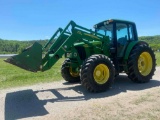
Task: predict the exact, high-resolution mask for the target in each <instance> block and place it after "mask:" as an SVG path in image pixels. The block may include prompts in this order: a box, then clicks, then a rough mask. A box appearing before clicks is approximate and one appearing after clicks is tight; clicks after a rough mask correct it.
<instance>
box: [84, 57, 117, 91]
mask: <svg viewBox="0 0 160 120" xmlns="http://www.w3.org/2000/svg"><path fill="white" fill-rule="evenodd" d="M114 76H115V69H114V65H113V64H112V61H111V60H110V59H109V58H108V57H107V56H105V55H92V56H91V57H89V58H88V59H87V60H86V61H85V62H84V63H83V65H82V69H81V83H82V85H83V86H84V87H85V88H86V89H87V90H88V91H90V92H103V91H106V90H107V89H109V88H110V86H111V84H112V83H113V80H114Z"/></svg>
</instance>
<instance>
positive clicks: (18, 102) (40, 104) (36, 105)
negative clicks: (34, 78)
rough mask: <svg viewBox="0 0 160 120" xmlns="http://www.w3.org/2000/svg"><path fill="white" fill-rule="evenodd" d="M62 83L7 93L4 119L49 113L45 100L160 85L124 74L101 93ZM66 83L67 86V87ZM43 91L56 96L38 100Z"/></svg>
mask: <svg viewBox="0 0 160 120" xmlns="http://www.w3.org/2000/svg"><path fill="white" fill-rule="evenodd" d="M64 85H66V88H58V89H46V90H40V91H33V90H31V89H30V90H23V91H17V92H12V93H8V94H7V95H6V98H5V120H15V119H21V118H28V117H35V116H43V115H46V114H49V113H48V111H47V110H46V109H45V108H44V105H45V104H46V103H47V102H52V103H54V102H64V101H85V100H89V99H91V98H95V99H96V98H104V97H108V98H109V97H110V96H114V95H117V94H119V93H121V92H127V91H128V90H131V91H140V90H144V89H150V88H153V87H157V86H160V81H158V80H151V81H150V82H149V83H144V84H136V83H133V82H131V81H130V80H129V79H128V78H127V77H126V76H118V77H117V78H116V80H115V83H114V85H113V87H112V88H111V89H110V90H109V91H106V92H103V93H90V92H88V91H86V89H85V88H83V86H81V85H80V84H76V85H74V87H71V86H70V84H68V83H64ZM67 85H68V86H69V87H67ZM61 90H74V91H75V92H77V93H78V94H79V96H74V97H73V96H72V97H68V96H69V95H68V96H63V95H62V94H61V93H60V92H59V91H61ZM45 91H50V92H52V93H53V94H54V95H55V96H56V98H54V99H47V100H39V99H38V97H37V96H36V94H37V93H38V92H45ZM53 109H54V108H53Z"/></svg>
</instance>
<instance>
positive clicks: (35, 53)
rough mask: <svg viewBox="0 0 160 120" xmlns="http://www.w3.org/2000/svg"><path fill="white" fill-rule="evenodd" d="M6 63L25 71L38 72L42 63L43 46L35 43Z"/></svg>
mask: <svg viewBox="0 0 160 120" xmlns="http://www.w3.org/2000/svg"><path fill="white" fill-rule="evenodd" d="M4 61H5V62H8V63H10V64H13V65H16V66H18V67H20V68H23V69H25V70H28V71H32V72H37V71H39V70H40V66H41V63H42V46H41V45H40V44H39V43H37V42H35V43H34V44H33V45H32V46H30V47H28V48H26V49H25V50H24V51H23V52H22V53H20V54H19V55H15V56H12V57H10V58H8V59H6V60H4Z"/></svg>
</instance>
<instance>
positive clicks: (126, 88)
mask: <svg viewBox="0 0 160 120" xmlns="http://www.w3.org/2000/svg"><path fill="white" fill-rule="evenodd" d="M4 119H5V120H15V119H23V120H32V119H34V120H90V119H92V120H103V119H105V120H107V119H108V120H121V119H124V120H127V119H130V120H132V119H133V120H135V119H144V120H146V119H154V120H158V119H160V67H157V70H156V73H155V76H154V77H153V80H151V81H150V82H149V83H145V84H136V83H133V82H131V81H130V80H129V79H128V78H127V77H126V76H125V75H121V76H118V77H117V78H116V80H115V83H114V85H113V87H112V88H111V89H110V90H109V91H106V92H103V93H90V92H88V91H86V90H85V88H83V86H81V85H80V84H68V83H66V82H65V81H60V82H53V83H47V84H38V85H34V86H28V87H20V88H12V89H8V90H1V91H0V120H4Z"/></svg>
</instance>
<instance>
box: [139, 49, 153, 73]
mask: <svg viewBox="0 0 160 120" xmlns="http://www.w3.org/2000/svg"><path fill="white" fill-rule="evenodd" d="M138 70H139V72H140V73H141V74H142V75H143V76H147V75H148V74H149V73H150V72H151V70H152V57H151V55H150V54H149V53H148V52H143V53H142V54H141V55H140V56H139V58H138Z"/></svg>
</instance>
